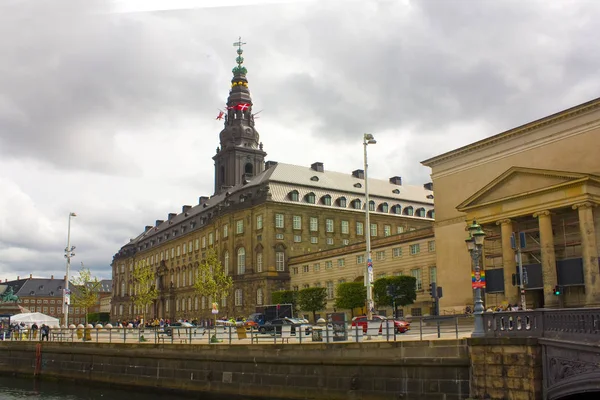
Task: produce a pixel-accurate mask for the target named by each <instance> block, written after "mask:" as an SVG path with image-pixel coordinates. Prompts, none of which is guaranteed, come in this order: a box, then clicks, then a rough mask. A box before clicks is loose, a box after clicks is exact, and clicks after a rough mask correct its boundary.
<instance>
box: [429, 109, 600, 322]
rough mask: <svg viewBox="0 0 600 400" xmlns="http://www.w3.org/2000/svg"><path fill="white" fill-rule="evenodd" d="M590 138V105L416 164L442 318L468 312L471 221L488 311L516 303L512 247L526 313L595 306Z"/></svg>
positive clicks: (597, 167)
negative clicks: (430, 186)
mask: <svg viewBox="0 0 600 400" xmlns="http://www.w3.org/2000/svg"><path fill="white" fill-rule="evenodd" d="M599 138H600V99H596V100H592V101H590V102H587V103H584V104H581V105H578V106H576V107H573V108H570V109H568V110H564V111H561V112H559V113H556V114H553V115H550V116H548V117H545V118H542V119H540V120H537V121H534V122H531V123H528V124H526V125H523V126H520V127H517V128H514V129H511V130H509V131H506V132H503V133H500V134H498V135H495V136H492V137H489V138H487V139H484V140H481V141H478V142H475V143H473V144H470V145H468V146H465V147H462V148H459V149H456V150H453V151H450V152H448V153H445V154H442V155H439V156H436V157H433V158H431V159H429V160H426V161H423V164H424V165H426V166H429V167H431V172H432V173H431V177H432V179H433V183H434V185H435V188H436V221H435V239H436V244H437V246H436V252H437V262H436V264H437V268H438V279H439V282H440V284H442V285H444V288H445V291H444V297H443V298H442V299H441V304H440V306H441V308H442V310H443V311H453V310H454V311H460V310H464V308H465V307H466V306H467V305H470V306H472V305H473V291H472V289H471V286H472V285H471V268H472V267H471V258H470V256H469V253H468V252H467V249H466V246H465V243H464V239H466V238H467V232H466V226H467V224H470V223H471V222H472V221H473V220H477V222H478V223H479V224H481V225H482V226H483V229H484V231H485V232H486V234H487V237H486V240H485V245H484V248H483V250H484V251H483V252H484V255H483V266H484V269H485V280H486V285H487V287H486V290H485V294H486V296H485V302H486V306H487V307H493V306H497V305H501V304H503V303H504V304H520V303H521V293H520V288H519V287H517V286H516V285H515V283H517V282H518V277H520V274H519V271H518V266H517V263H516V257H515V255H516V254H515V247H516V248H518V249H519V251H520V253H521V260H522V265H523V270H524V274H523V275H524V276H523V277H524V279H523V283H524V286H525V288H524V290H525V299H526V306H527V308H538V307H581V306H596V307H597V306H600V276H599V274H600V271H599V266H598V248H599V247H600V234H599V232H598V231H599V229H600V212H599V211H598V208H597V207H596V206H597V205H598V204H599V203H600V158H599V157H598V155H597V151H596V149H597V148H598V147H597V146H598V139H599ZM457 188H460V190H457ZM513 235H514V237H515V238H517V239H515V240H513V239H512V237H513ZM519 238H522V239H524V240H523V241H522V243H521V240H518V239H519ZM513 245H515V246H513Z"/></svg>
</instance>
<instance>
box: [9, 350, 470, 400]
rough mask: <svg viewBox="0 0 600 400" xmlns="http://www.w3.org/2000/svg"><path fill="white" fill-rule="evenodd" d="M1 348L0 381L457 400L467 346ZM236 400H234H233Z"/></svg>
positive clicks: (464, 383)
mask: <svg viewBox="0 0 600 400" xmlns="http://www.w3.org/2000/svg"><path fill="white" fill-rule="evenodd" d="M36 346H38V344H37V343H34V342H22V343H19V342H0V352H1V353H2V357H1V358H0V373H5V374H6V373H18V374H27V375H34V374H36V373H37V374H39V375H40V376H41V377H42V378H43V377H48V378H57V379H69V380H77V381H78V382H82V381H91V382H96V383H109V384H112V385H116V386H119V385H122V386H133V387H136V386H137V387H145V388H150V389H163V390H178V391H186V392H196V393H213V394H217V395H243V396H253V397H260V398H269V399H275V398H277V399H315V400H321V399H323V400H325V399H327V400H336V399H344V400H347V399H363V400H384V399H386V400H387V399H395V400H397V399H410V400H462V399H466V398H468V397H469V358H468V357H469V354H468V353H469V351H468V349H467V343H466V341H465V340H436V341H423V342H395V343H394V342H391V343H389V342H379V343H378V342H373V343H343V344H342V343H340V344H335V343H334V344H305V345H296V344H285V345H284V344H282V345H279V344H277V345H248V346H246V345H222V344H219V345H185V344H182V345H178V344H175V345H155V344H147V343H140V344H133V345H131V344H104V343H60V342H45V343H42V344H39V346H41V349H39V350H41V351H39V350H38V349H37V347H36ZM232 397H233V396H232Z"/></svg>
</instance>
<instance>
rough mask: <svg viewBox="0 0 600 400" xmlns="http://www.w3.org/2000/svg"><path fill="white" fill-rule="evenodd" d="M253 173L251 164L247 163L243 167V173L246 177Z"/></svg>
mask: <svg viewBox="0 0 600 400" xmlns="http://www.w3.org/2000/svg"><path fill="white" fill-rule="evenodd" d="M253 171H254V167H253V166H252V164H250V163H247V164H246V166H245V167H244V173H245V174H246V175H253V173H254V172H253Z"/></svg>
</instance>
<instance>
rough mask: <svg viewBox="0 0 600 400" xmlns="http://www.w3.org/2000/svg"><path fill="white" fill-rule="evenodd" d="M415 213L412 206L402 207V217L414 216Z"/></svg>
mask: <svg viewBox="0 0 600 400" xmlns="http://www.w3.org/2000/svg"><path fill="white" fill-rule="evenodd" d="M414 214H415V212H414V210H413V208H412V206H408V207H404V215H414Z"/></svg>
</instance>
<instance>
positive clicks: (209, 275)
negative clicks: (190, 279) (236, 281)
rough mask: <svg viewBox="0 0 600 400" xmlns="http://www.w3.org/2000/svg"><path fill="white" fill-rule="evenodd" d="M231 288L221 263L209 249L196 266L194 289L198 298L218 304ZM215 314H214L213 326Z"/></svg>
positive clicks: (212, 250)
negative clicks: (204, 297) (208, 299)
mask: <svg viewBox="0 0 600 400" xmlns="http://www.w3.org/2000/svg"><path fill="white" fill-rule="evenodd" d="M232 286H233V279H231V276H229V275H227V274H226V271H225V269H224V268H223V265H221V261H220V260H219V257H218V256H217V253H216V251H215V250H214V249H209V250H208V251H207V252H206V257H205V258H204V259H203V260H202V262H201V263H200V265H199V266H198V272H197V275H196V281H195V282H194V289H195V290H196V292H197V293H198V295H200V296H206V297H207V298H211V299H212V301H213V302H214V303H217V304H218V303H219V300H220V299H222V298H223V297H224V296H227V295H228V294H229V290H230V289H231V287H232ZM216 321H217V314H215V325H216Z"/></svg>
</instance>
